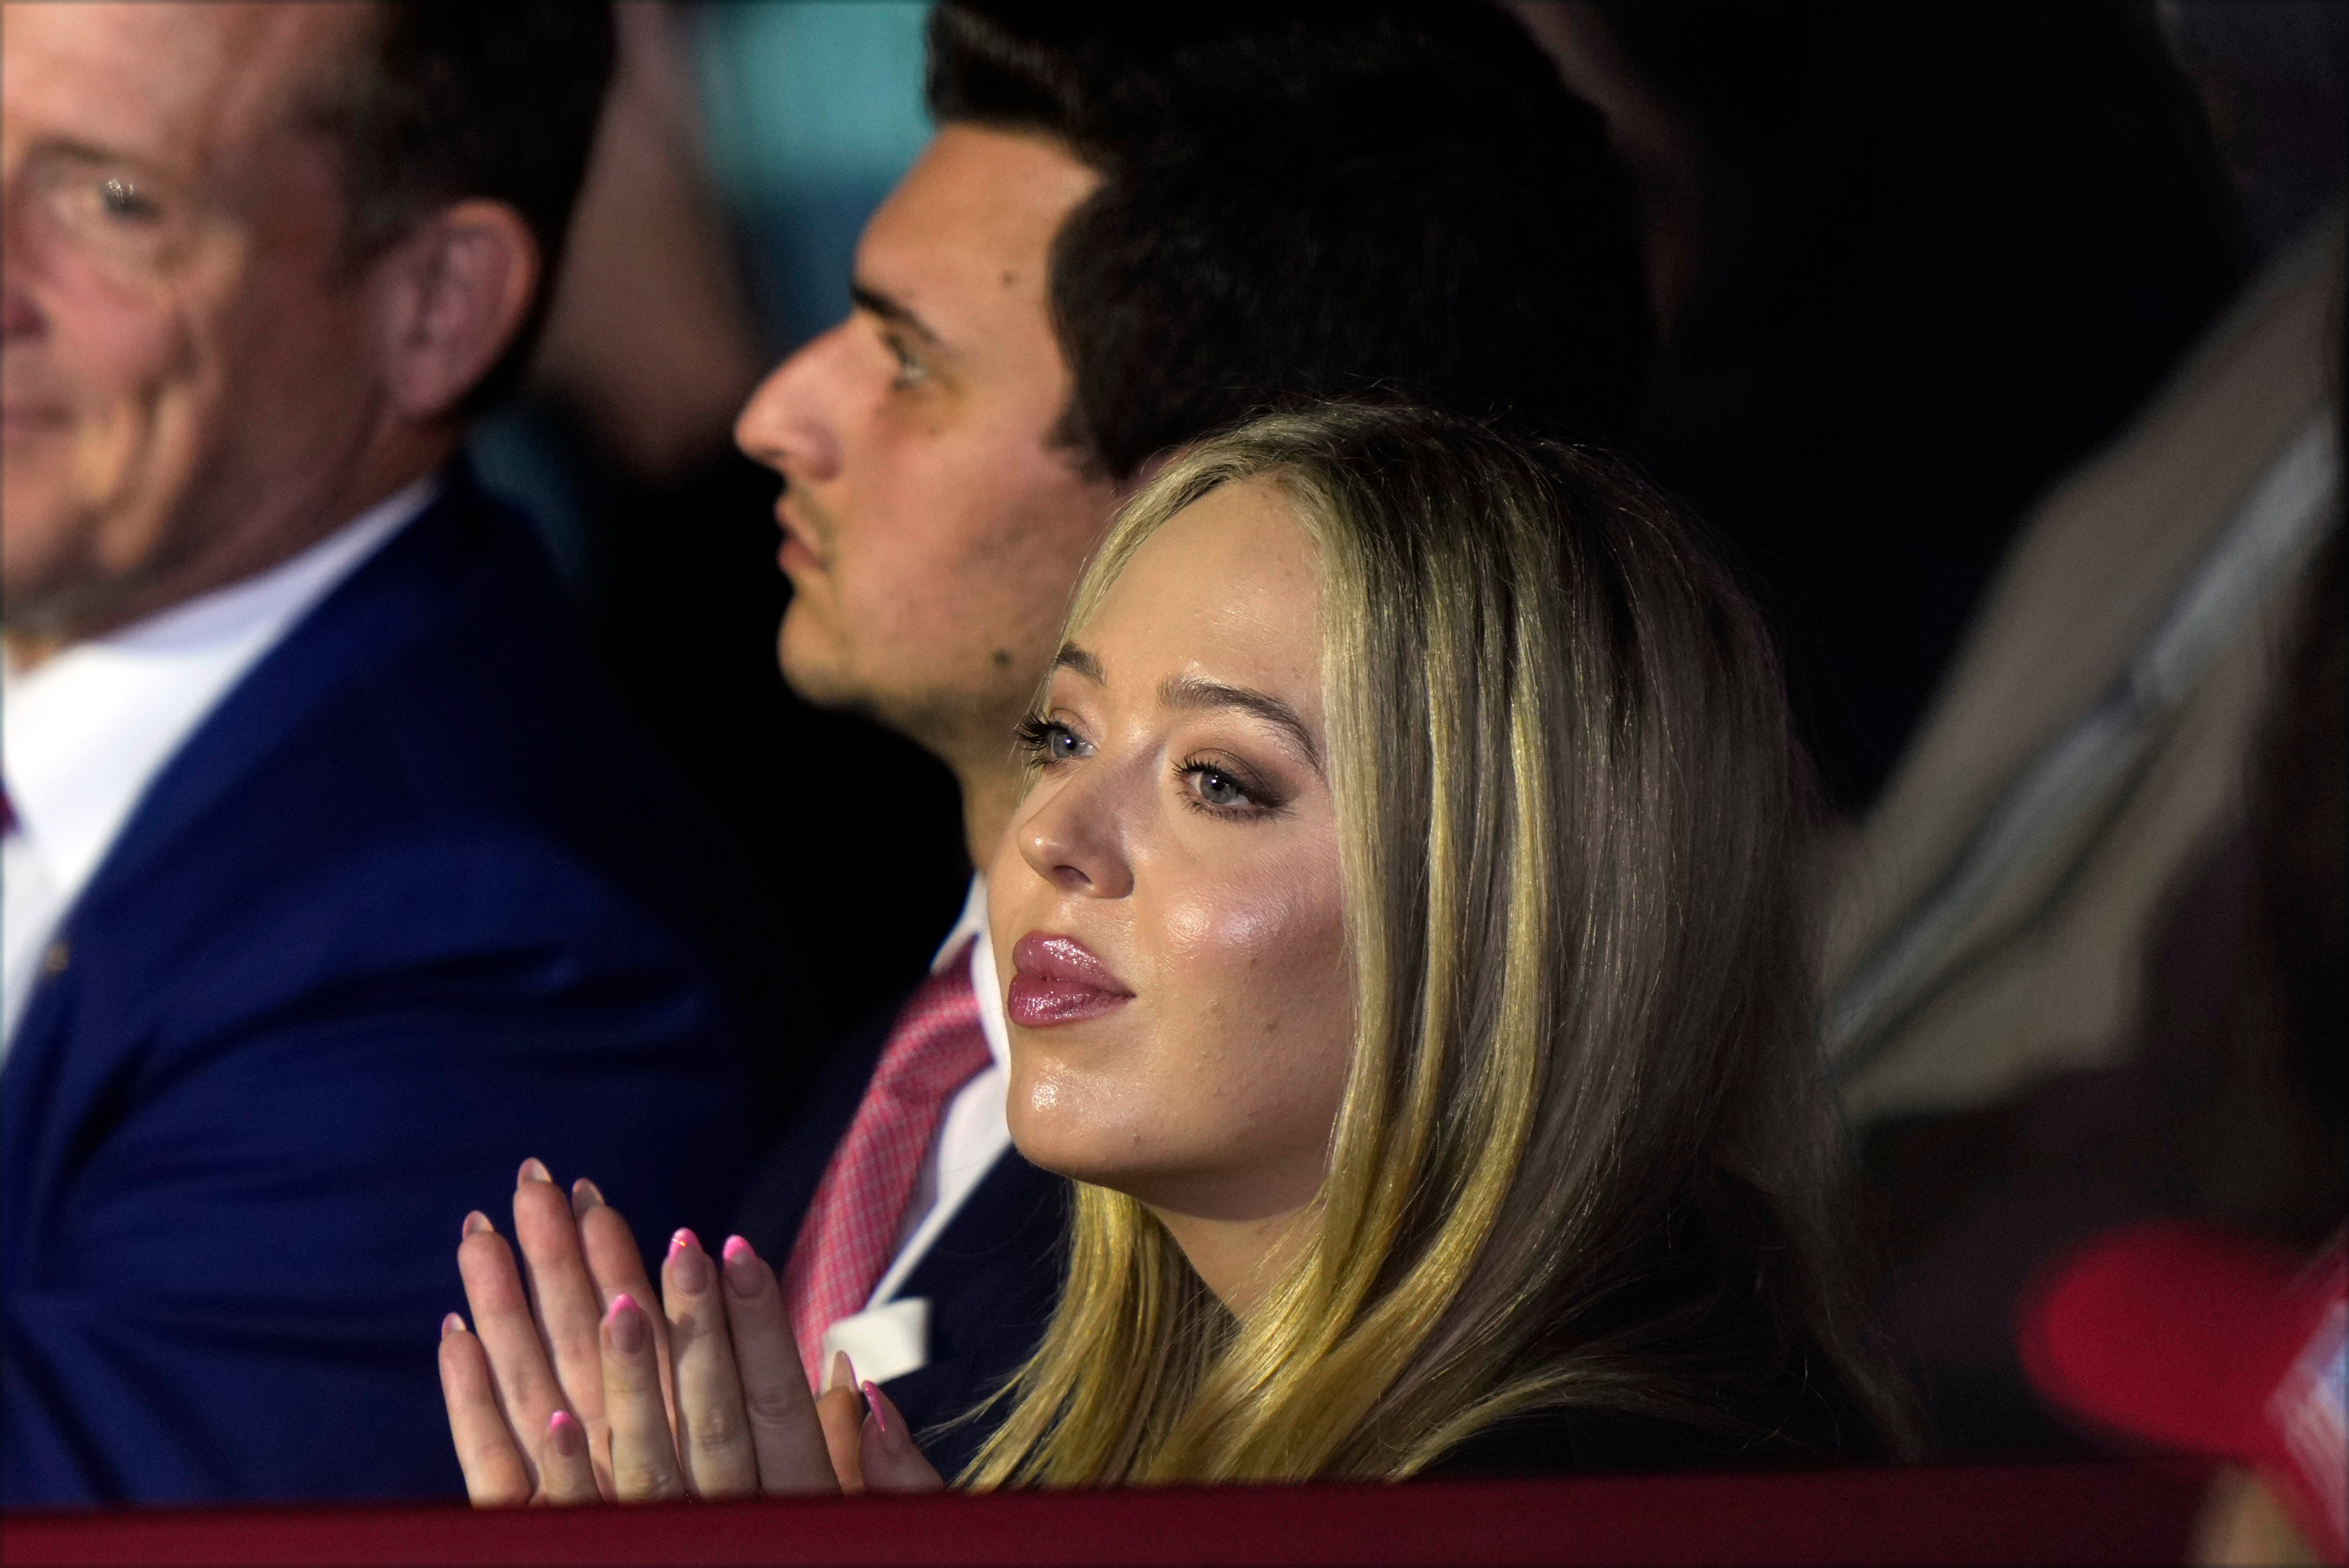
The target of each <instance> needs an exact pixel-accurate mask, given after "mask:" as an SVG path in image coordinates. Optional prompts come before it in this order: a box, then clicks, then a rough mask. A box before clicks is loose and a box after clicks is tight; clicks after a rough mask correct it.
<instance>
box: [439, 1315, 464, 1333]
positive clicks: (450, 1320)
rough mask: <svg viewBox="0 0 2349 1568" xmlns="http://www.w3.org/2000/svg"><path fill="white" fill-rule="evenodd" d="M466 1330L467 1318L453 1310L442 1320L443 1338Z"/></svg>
mask: <svg viewBox="0 0 2349 1568" xmlns="http://www.w3.org/2000/svg"><path fill="white" fill-rule="evenodd" d="M464 1332H465V1320H464V1319H463V1318H462V1317H460V1316H459V1315H457V1314H455V1313H453V1312H452V1313H450V1315H448V1316H446V1317H444V1318H442V1319H441V1320H440V1337H441V1338H443V1339H446V1338H448V1337H449V1336H450V1335H452V1334H462V1333H464Z"/></svg>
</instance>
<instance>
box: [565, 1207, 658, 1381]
mask: <svg viewBox="0 0 2349 1568" xmlns="http://www.w3.org/2000/svg"><path fill="white" fill-rule="evenodd" d="M572 1205H573V1207H574V1209H576V1210H577V1211H578V1219H579V1251H580V1254H581V1255H582V1256H583V1257H585V1259H586V1260H587V1273H588V1274H589V1276H590V1277H591V1278H593V1279H594V1280H595V1294H596V1297H597V1299H598V1301H599V1302H600V1303H601V1308H602V1311H603V1312H605V1313H608V1312H610V1311H611V1307H612V1303H613V1302H614V1301H615V1300H616V1299H617V1298H618V1297H620V1296H623V1295H628V1296H633V1297H635V1298H636V1300H637V1301H638V1302H652V1301H657V1300H659V1299H660V1297H659V1295H658V1294H657V1292H655V1291H654V1289H653V1281H652V1276H651V1275H650V1274H647V1273H646V1272H645V1257H644V1254H643V1253H640V1252H638V1251H636V1233H634V1232H632V1231H630V1230H629V1229H628V1222H627V1221H626V1220H625V1219H623V1218H621V1216H620V1211H618V1210H617V1209H615V1208H613V1207H612V1206H611V1205H610V1204H608V1203H606V1202H604V1194H603V1193H602V1192H600V1191H597V1190H596V1187H595V1183H594V1182H593V1181H585V1180H582V1181H579V1182H577V1183H576V1184H575V1185H574V1187H573V1188H572ZM651 1318H652V1326H653V1343H654V1344H655V1345H656V1346H657V1347H658V1348H659V1351H660V1383H661V1404H662V1407H663V1408H665V1409H667V1411H668V1412H669V1420H670V1424H671V1425H674V1424H675V1423H676V1419H677V1405H676V1398H675V1395H674V1394H673V1393H672V1392H671V1390H670V1388H669V1378H668V1320H667V1318H666V1317H664V1316H663V1315H661V1314H660V1313H657V1312H656V1313H653V1314H651Z"/></svg>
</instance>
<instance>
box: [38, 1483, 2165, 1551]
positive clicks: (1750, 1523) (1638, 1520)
mask: <svg viewBox="0 0 2349 1568" xmlns="http://www.w3.org/2000/svg"><path fill="white" fill-rule="evenodd" d="M2206 1473H2207V1472H2206V1471H2205V1470H2204V1469H2203V1468H2202V1467H2200V1466H2198V1465H2194V1464H2189V1463H2182V1462H2169V1461H2146V1462H2137V1463H2111V1464H2063V1465H2044V1466H1990V1467H1971V1466H1920V1467H1916V1468H1909V1469H1883V1470H1819V1471H1811V1472H1804V1473H1780V1474H1745V1475H1712V1476H1594V1477H1588V1478H1584V1479H1576V1480H1540V1481H1532V1480H1527V1481H1516V1480H1507V1481H1464V1482H1447V1483H1421V1484H1415V1485H1410V1486H1392V1487H1381V1486H1314V1487H1251V1488H1223V1489H1214V1490H1210V1489H1204V1488H1203V1489H1187V1488H1186V1489H1181V1490H1167V1491H1123V1492H1085V1493H1060V1494H1054V1495H1040V1494H1022V1495H1012V1496H999V1497H949V1496H935V1495H933V1496H926V1497H876V1498H854V1499H833V1500H829V1501H805V1502H791V1501H777V1502H758V1503H722V1504H699V1505H694V1504H687V1505H676V1506H665V1507H652V1508H599V1509H586V1510H569V1511H564V1510H552V1509H533V1510H516V1511H500V1512H479V1513H477V1512H473V1511H470V1510H466V1509H462V1508H455V1507H444V1506H424V1505H411V1506H402V1507H370V1508H352V1507H338V1508H276V1509H266V1508H264V1509H222V1510H184V1511H178V1510H175V1511H126V1512H119V1513H82V1514H74V1513H16V1514H9V1515H7V1516H5V1518H0V1559H5V1562H6V1563H8V1564H10V1565H11V1568H14V1565H16V1564H26V1565H27V1568H30V1565H32V1564H48V1563H57V1564H64V1563H155V1564H176V1563H518V1564H519V1563H1006V1564H1017V1565H1018V1568H1046V1565H1049V1564H1055V1563H1999V1562H2005V1563H2015V1562H2035V1563H2177V1562H2179V1561H2181V1560H2182V1558H2183V1556H2184V1553H2185V1550H2186V1544H2187V1538H2188V1535H2189V1531H2190V1529H2191V1526H2192V1521H2193V1517H2194V1512H2195V1509H2196V1506H2197V1503H2198V1501H2199V1497H2200V1494H2201V1488H2202V1482H2203V1480H2204V1477H2205V1475H2206Z"/></svg>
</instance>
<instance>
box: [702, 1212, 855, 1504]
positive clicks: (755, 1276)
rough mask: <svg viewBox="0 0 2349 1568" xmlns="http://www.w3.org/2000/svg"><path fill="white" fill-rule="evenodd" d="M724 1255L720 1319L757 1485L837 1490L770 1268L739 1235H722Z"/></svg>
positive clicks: (771, 1490)
mask: <svg viewBox="0 0 2349 1568" xmlns="http://www.w3.org/2000/svg"><path fill="white" fill-rule="evenodd" d="M725 1257H726V1265H725V1270H724V1272H725V1276H726V1323H727V1327H728V1328H729V1330H730V1334H731V1337H732V1341H733V1346H734V1368H735V1371H736V1372H737V1373H738V1374H739V1375H740V1378H741V1384H742V1402H743V1404H744V1406H745V1408H747V1409H748V1411H749V1413H750V1443H751V1447H752V1449H753V1450H754V1451H755V1452H756V1453H757V1455H758V1460H759V1490H760V1491H762V1492H765V1493H767V1494H769V1495H771V1496H774V1495H781V1494H784V1493H790V1492H808V1491H815V1492H824V1491H839V1490H840V1480H839V1477H838V1475H837V1473H836V1472H835V1471H834V1470H833V1468H832V1455H831V1452H830V1450H829V1449H826V1448H825V1446H824V1437H823V1426H822V1424H821V1423H820V1422H818V1420H817V1419H816V1413H815V1398H814V1396H812V1395H811V1394H810V1393H809V1392H808V1386H807V1369H806V1367H804V1366H803V1365H802V1363H801V1361H800V1349H799V1346H798V1345H796V1344H795V1343H793V1341H792V1325H791V1318H790V1315H788V1314H787V1313H786V1312H785V1311H784V1309H783V1293H782V1291H781V1289H779V1288H777V1286H776V1284H775V1271H774V1270H772V1269H771V1268H769V1267H768V1266H767V1264H766V1260H764V1259H763V1258H761V1257H760V1256H759V1254H758V1253H756V1252H754V1251H752V1250H751V1247H750V1243H748V1242H746V1241H744V1240H743V1239H742V1238H741V1237H740V1236H729V1237H728V1238H727V1239H726V1248H725Z"/></svg>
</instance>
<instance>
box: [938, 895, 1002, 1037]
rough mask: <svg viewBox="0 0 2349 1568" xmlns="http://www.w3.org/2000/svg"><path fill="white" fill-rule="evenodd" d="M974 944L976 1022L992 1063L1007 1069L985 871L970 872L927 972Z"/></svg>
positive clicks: (972, 971)
mask: <svg viewBox="0 0 2349 1568" xmlns="http://www.w3.org/2000/svg"><path fill="white" fill-rule="evenodd" d="M966 941H969V942H973V943H975V944H977V945H975V946H974V947H973V948H972V949H971V954H970V984H971V988H972V989H973V990H975V991H977V992H978V1026H979V1027H980V1028H981V1029H982V1030H984V1031H985V1032H986V1035H987V1048H988V1052H989V1053H990V1054H992V1055H993V1056H994V1057H995V1065H996V1066H997V1067H999V1068H1002V1069H1003V1070H1004V1071H1006V1072H1009V1071H1010V1069H1011V1029H1010V1026H1009V1022H1008V1021H1007V1020H1006V1019H1005V1017H1004V1014H1003V985H1002V982H1001V977H1000V976H999V975H998V974H997V973H996V968H995V945H994V944H992V943H990V942H989V941H988V939H987V875H986V873H985V872H972V873H971V878H970V892H969V893H968V895H966V896H965V897H964V899H963V901H962V914H961V917H960V918H958V919H957V920H956V922H955V924H954V929H953V930H952V931H949V932H947V939H946V940H945V941H944V942H942V943H940V944H938V951H937V955H936V957H934V958H932V959H931V960H930V973H931V974H933V975H935V974H936V973H937V972H938V971H939V970H941V969H943V968H945V967H946V966H947V961H948V960H949V959H951V958H953V957H954V955H955V954H956V953H957V951H958V950H959V949H960V948H961V946H962V944H964V943H965V942H966Z"/></svg>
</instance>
